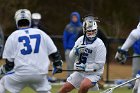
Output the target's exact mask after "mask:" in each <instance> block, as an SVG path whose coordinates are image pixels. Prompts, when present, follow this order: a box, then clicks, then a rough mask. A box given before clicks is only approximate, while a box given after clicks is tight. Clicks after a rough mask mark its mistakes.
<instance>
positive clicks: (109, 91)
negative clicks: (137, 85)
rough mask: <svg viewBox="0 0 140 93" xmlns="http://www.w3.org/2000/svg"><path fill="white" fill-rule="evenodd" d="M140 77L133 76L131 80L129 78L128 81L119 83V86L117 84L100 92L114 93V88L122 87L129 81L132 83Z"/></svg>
mask: <svg viewBox="0 0 140 93" xmlns="http://www.w3.org/2000/svg"><path fill="white" fill-rule="evenodd" d="M139 78H140V76H138V77H136V78H133V79H130V80H128V81H126V82H124V83H122V84H119V85H117V86H115V87H112V88H109V89H107V90H105V91H102V92H100V93H113V90H114V89H116V88H119V87H121V86H123V85H125V84H127V83H130V82H132V81H134V80H137V79H139Z"/></svg>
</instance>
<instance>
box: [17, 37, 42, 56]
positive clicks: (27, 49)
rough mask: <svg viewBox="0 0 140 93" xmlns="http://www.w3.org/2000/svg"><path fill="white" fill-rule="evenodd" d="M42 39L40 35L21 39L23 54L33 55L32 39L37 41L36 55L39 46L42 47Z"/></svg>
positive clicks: (19, 39) (19, 40)
mask: <svg viewBox="0 0 140 93" xmlns="http://www.w3.org/2000/svg"><path fill="white" fill-rule="evenodd" d="M40 38H41V36H40V34H35V35H29V37H28V36H21V37H19V38H18V42H20V43H23V46H24V49H22V50H20V51H21V54H23V55H27V54H31V53H32V51H33V49H32V46H31V44H30V42H31V41H30V40H31V39H36V43H35V49H34V53H38V52H39V46H40Z"/></svg>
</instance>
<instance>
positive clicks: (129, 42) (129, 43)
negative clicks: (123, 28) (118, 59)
mask: <svg viewBox="0 0 140 93" xmlns="http://www.w3.org/2000/svg"><path fill="white" fill-rule="evenodd" d="M138 39H140V34H139V33H137V30H136V29H135V30H133V31H132V32H131V33H130V34H129V36H128V38H127V39H126V41H125V42H124V44H123V46H122V47H121V49H122V50H125V51H128V49H129V48H130V47H131V46H132V45H133V44H134V43H135V41H137V40H138Z"/></svg>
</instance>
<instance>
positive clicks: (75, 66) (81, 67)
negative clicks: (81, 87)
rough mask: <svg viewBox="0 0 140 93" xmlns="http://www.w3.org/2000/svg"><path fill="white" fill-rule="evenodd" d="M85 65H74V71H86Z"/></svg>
mask: <svg viewBox="0 0 140 93" xmlns="http://www.w3.org/2000/svg"><path fill="white" fill-rule="evenodd" d="M85 67H86V66H85V64H83V63H80V64H79V63H74V69H75V70H85Z"/></svg>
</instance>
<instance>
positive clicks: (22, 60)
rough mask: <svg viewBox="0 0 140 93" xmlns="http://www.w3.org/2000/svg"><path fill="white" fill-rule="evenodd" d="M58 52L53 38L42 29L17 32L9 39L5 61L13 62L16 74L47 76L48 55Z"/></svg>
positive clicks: (4, 54)
mask: <svg viewBox="0 0 140 93" xmlns="http://www.w3.org/2000/svg"><path fill="white" fill-rule="evenodd" d="M56 51H57V48H56V46H55V45H54V43H53V41H52V40H51V38H50V37H49V36H48V35H47V34H45V33H44V32H43V31H41V30H40V29H36V28H27V29H21V30H16V31H15V32H13V33H12V34H11V35H10V36H9V37H8V39H7V41H6V44H5V48H4V52H3V59H8V60H9V61H13V62H14V64H15V66H14V71H15V74H19V75H31V74H47V73H48V67H49V64H50V61H49V58H48V55H50V54H52V53H54V52H56Z"/></svg>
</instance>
